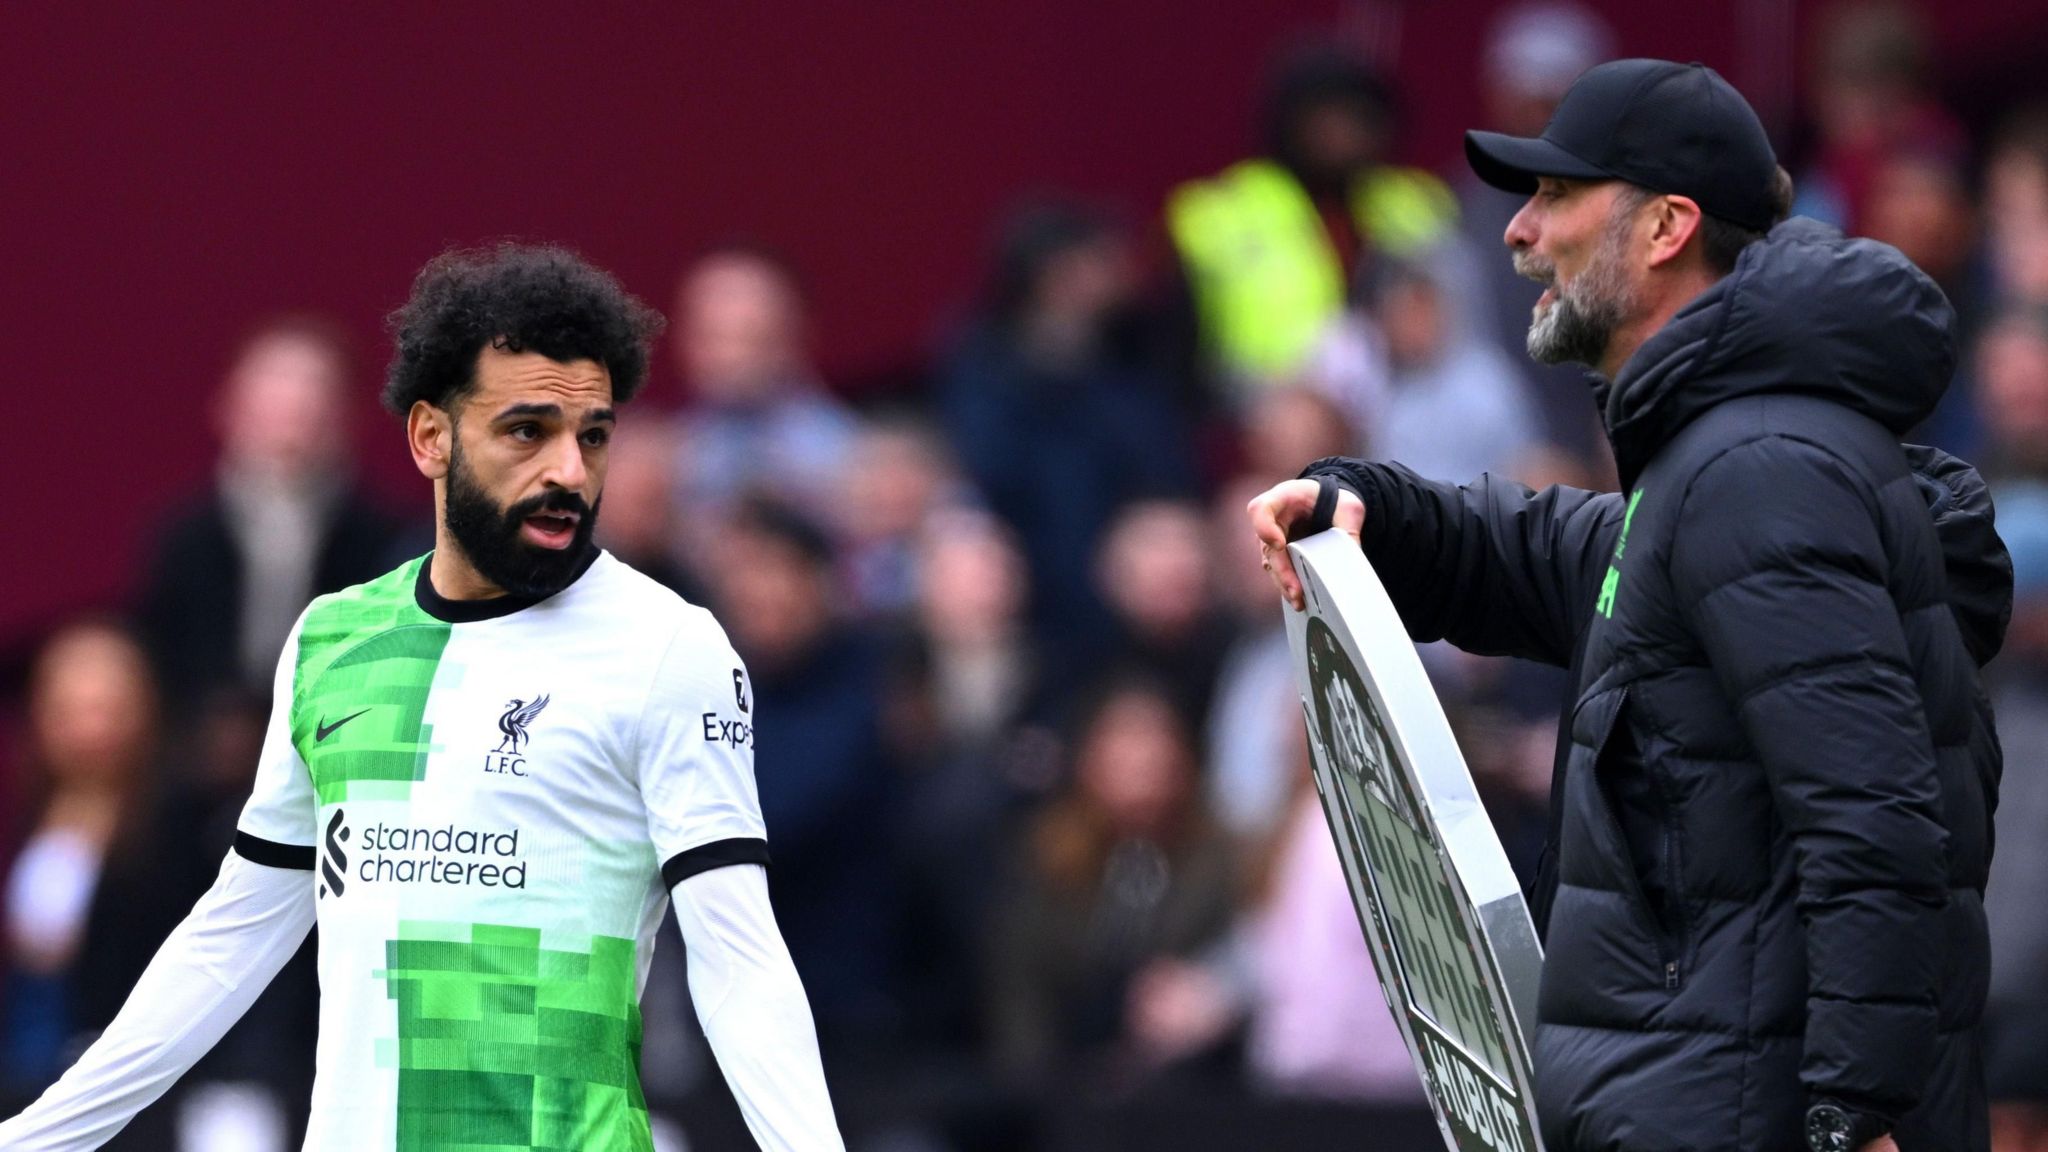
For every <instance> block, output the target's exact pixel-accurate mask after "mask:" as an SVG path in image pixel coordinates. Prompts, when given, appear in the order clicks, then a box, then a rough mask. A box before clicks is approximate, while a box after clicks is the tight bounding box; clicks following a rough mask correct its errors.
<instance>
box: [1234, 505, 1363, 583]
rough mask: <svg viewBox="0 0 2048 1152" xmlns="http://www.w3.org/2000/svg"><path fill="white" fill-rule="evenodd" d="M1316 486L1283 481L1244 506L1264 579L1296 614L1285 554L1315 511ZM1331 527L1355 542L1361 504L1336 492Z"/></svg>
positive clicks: (1289, 565)
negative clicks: (1292, 537)
mask: <svg viewBox="0 0 2048 1152" xmlns="http://www.w3.org/2000/svg"><path fill="white" fill-rule="evenodd" d="M1318 489H1319V486H1318V485H1317V483H1316V482H1315V481H1314V480H1287V481H1284V482H1282V483H1279V484H1275V485H1273V486H1272V487H1271V488H1268V489H1266V490H1265V491H1264V492H1261V493H1259V494H1258V495H1257V496H1254V497H1252V501H1251V503H1249V504H1247V505H1245V509H1244V510H1245V513H1246V515H1249V516H1250V517H1251V518H1252V535H1253V536H1255V537H1257V538H1258V542H1259V555H1260V558H1261V561H1262V562H1263V563H1264V565H1265V568H1266V573H1267V575H1269V576H1271V577H1272V578H1273V583H1274V584H1275V585H1277V586H1278V587H1279V589H1280V595H1281V596H1282V597H1283V598H1285V599H1286V601H1287V603H1288V604H1289V605H1290V606H1291V607H1293V609H1294V610H1295V611H1297V612H1299V611H1301V609H1302V606H1303V600H1302V594H1301V578H1300V577H1299V576H1297V575H1296V574H1295V571H1294V561H1293V559H1292V558H1291V557H1289V556H1288V554H1287V540H1288V537H1289V535H1290V534H1291V533H1292V532H1293V531H1294V529H1295V527H1296V525H1300V524H1304V523H1305V522H1306V521H1307V520H1308V518H1309V517H1310V516H1311V515H1313V514H1314V512H1315V509H1316V493H1317V491H1318ZM1331 522H1332V524H1334V526H1336V527H1337V528H1339V529H1341V530H1342V531H1344V532H1345V533H1347V534H1348V535H1350V536H1351V538H1352V539H1354V540H1356V539H1357V538H1358V534H1359V532H1360V531H1361V530H1363V529H1364V527H1365V503H1364V501H1361V500H1360V499H1359V498H1358V497H1357V495H1356V494H1354V493H1352V492H1351V491H1349V490H1348V489H1341V488H1340V489H1338V491H1337V508H1336V512H1335V514H1334V516H1333V517H1332V521H1331Z"/></svg>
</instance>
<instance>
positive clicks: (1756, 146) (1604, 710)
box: [1250, 60, 2011, 1152]
mask: <svg viewBox="0 0 2048 1152" xmlns="http://www.w3.org/2000/svg"><path fill="white" fill-rule="evenodd" d="M1466 154H1467V156H1468V158H1469V159H1470V161H1471V164H1472V166H1473V168H1474V170H1475V171H1476V172H1477V173H1478V174H1479V175H1480V177H1481V178H1482V179H1485V180H1487V181H1489V182H1491V183H1494V184H1496V185H1498V186H1500V187H1503V188H1507V189H1509V190H1512V191H1516V192H1520V193H1523V194H1526V195H1528V196H1529V201H1528V203H1527V204H1526V205H1525V206H1524V207H1523V208H1522V210H1521V212H1519V213H1518V214H1517V215H1516V216H1515V219H1514V221H1513V222H1512V223H1511V224H1510V225H1509V226H1508V230H1507V234H1506V237H1505V240H1506V242H1507V244H1508V246H1509V247H1510V248H1511V249H1512V250H1513V252H1514V260H1515V266H1516V268H1517V270H1518V271H1520V272H1522V273H1523V274H1524V275H1527V276H1531V277H1533V278H1535V279H1536V280H1538V281H1540V282H1541V283H1543V284H1544V285H1545V286H1546V290H1545V291H1544V293H1543V296H1542V297H1541V298H1540V299H1539V300H1538V302H1537V304H1536V307H1535V310H1534V314H1533V316H1532V319H1531V323H1530V328H1529V337H1528V348H1529V352H1530V354H1531V355H1532V356H1534V357H1535V358H1536V359H1538V360H1543V361H1546V362H1577V363H1581V364H1586V365H1589V366H1591V367H1592V368H1593V369H1594V370H1595V372H1594V375H1593V377H1592V379H1593V383H1594V396H1595V399H1596V401H1597V402H1598V404H1599V406H1600V410H1601V414H1602V417H1603V419H1604V421H1605V424H1606V428H1607V433H1608V438H1609V440H1610V442H1611V443H1612V444H1613V447H1614V452H1615V458H1616V462H1617V465H1618V467H1619V472H1620V477H1621V482H1622V487H1623V492H1622V493H1620V494H1595V493H1591V492H1584V491H1576V490H1572V489H1565V488H1552V489H1549V490H1546V491H1543V492H1531V491H1529V490H1528V489H1526V488H1523V487H1521V486H1519V485H1515V484H1511V483H1508V482H1505V481H1502V480H1498V479H1495V478H1492V477H1481V478H1479V479H1478V480H1476V481H1473V482H1471V483H1468V484H1465V485H1463V486H1454V485H1450V484H1442V483H1436V482H1432V481H1429V480H1425V479H1423V478H1421V477H1419V476H1416V475H1415V474H1414V473H1412V472H1410V471H1408V470H1407V469H1405V468H1402V467H1400V466H1398V465H1391V464H1379V463H1370V462H1366V461H1360V460H1346V459H1331V460H1323V461H1318V462H1317V463H1315V464H1313V465H1311V466H1310V467H1309V468H1308V470H1307V471H1306V472H1305V473H1304V476H1305V479H1303V480H1297V481H1290V482H1288V483H1286V484H1282V485H1280V486H1278V487H1276V488H1274V489H1273V490H1271V491H1270V492H1267V493H1265V494H1264V495H1262V496H1261V497H1259V498H1258V499H1256V500H1254V501H1253V502H1252V504H1251V507H1250V511H1251V514H1252V518H1253V522H1254V529H1255V531H1256V533H1257V534H1258V536H1259V539H1260V542H1261V546H1262V549H1263V550H1264V551H1265V553H1266V555H1267V563H1268V564H1269V566H1271V567H1272V568H1273V569H1274V576H1275V578H1276V580H1277V581H1278V583H1279V584H1280V587H1281V590H1282V592H1283V593H1284V594H1285V595H1286V596H1287V598H1288V599H1289V600H1290V601H1291V602H1292V603H1293V604H1294V605H1295V606H1296V607H1297V608H1298V607H1299V606H1300V602H1301V600H1300V598H1301V593H1300V585H1299V582H1298V580H1297V579H1296V578H1295V575H1294V573H1293V572H1292V570H1291V569H1290V567H1289V565H1288V562H1287V559H1286V557H1287V552H1286V549H1285V547H1284V546H1283V545H1284V543H1285V541H1286V539H1287V538H1288V536H1289V535H1290V533H1292V534H1296V535H1298V534H1300V533H1301V532H1302V531H1304V530H1314V529H1315V528H1317V527H1320V526H1322V525H1319V524H1318V523H1317V520H1318V519H1319V517H1318V516H1317V515H1316V511H1317V509H1318V508H1319V507H1320V508H1325V509H1330V511H1326V512H1324V513H1323V514H1322V517H1321V519H1323V521H1324V523H1327V522H1328V521H1329V519H1331V518H1334V521H1335V523H1337V524H1338V525H1340V526H1342V527H1344V528H1345V529H1346V530H1348V531H1351V532H1353V533H1355V534H1357V535H1358V536H1359V537H1360V541H1361V544H1362V545H1363V547H1364V550H1365V552H1366V554H1367V556H1368V557H1369V558H1370V559H1371V560H1372V562H1373V565H1374V567H1375V569H1376V570H1377V571H1378V574H1379V576H1380V578H1381V580H1382V581H1383V582H1384V583H1385V584H1386V587H1387V591H1388V593H1389V594H1390V595H1391V596H1392V597H1393V599H1394V602H1395V604H1396V605H1397V606H1398V607H1399V608H1400V610H1401V614H1402V618H1403V620H1404V621H1405V623H1406V624H1407V626H1408V629H1409V631H1410V633H1411V634H1413V635H1414V636H1415V637H1416V638H1417V639H1418V640H1434V639H1439V638H1443V639H1449V640H1451V641H1452V642H1454V643H1456V644H1458V645H1460V646H1462V647H1464V648H1467V649H1469V650H1472V651H1477V652H1484V653H1493V654H1512V655H1519V656H1524V657H1528V658H1532V659H1538V660H1545V661H1548V662H1550V663H1553V664H1559V665H1565V666H1568V667H1570V668H1571V669H1572V674H1573V678H1574V695H1573V698H1572V700H1571V702H1570V705H1569V708H1568V710H1567V712H1566V714H1565V723H1564V725H1563V729H1562V731H1561V732H1560V737H1559V747H1558V758H1557V764H1556V773H1555V778H1554V781H1553V785H1552V799H1553V837H1552V848H1551V851H1550V852H1549V853H1548V854H1547V858H1546V861H1545V864H1544V867H1543V870H1542V875H1541V876H1540V877H1539V878H1538V880H1537V884H1536V886H1535V890H1534V892H1533V893H1532V897H1531V900H1532V905H1533V907H1534V911H1535V913H1536V917H1537V922H1538V926H1539V928H1541V929H1542V930H1543V931H1544V932H1545V933H1546V938H1545V943H1546V947H1547V962H1546V964H1545V965H1544V972H1543V982H1542V991H1541V995H1540V997H1539V1002H1538V1009H1537V1019H1536V1020H1535V1021H1534V1022H1533V1024H1534V1027H1533V1033H1532V1036H1531V1043H1532V1049H1533V1053H1534V1059H1535V1066H1536V1079H1537V1102H1538V1109H1539V1111H1540V1113H1541V1116H1542V1120H1543V1128H1544V1139H1545V1142H1546V1143H1547V1145H1548V1146H1549V1148H1550V1149H1551V1150H1552V1152H1560V1150H1564V1149H1629V1150H1630V1152H1652V1150H1663V1149H1670V1150H1678V1149H1725V1148H1740V1149H1757V1150H1764V1149H1772V1150H1776V1149H1795V1148H1801V1147H1804V1148H1810V1149H1814V1150H1816V1152H1818V1150H1829V1152H1849V1150H1851V1149H1860V1148H1877V1149H1888V1148H1894V1147H1895V1148H1899V1149H1904V1150H1905V1152H1920V1150H1923V1149H1971V1150H1976V1149H1984V1148H1986V1147H1988V1143H1989V1141H1988V1135H1987V1132H1986V1118H1985V1104H1984V1093H1983V1086H1982V1083H1981V1072H1980V1069H1979V1059H1978V1052H1977V1025H1978V1021H1979V1017H1980V1015H1981V1012H1982V1006H1983V998H1984V989H1985V982H1986V978H1987V964H1988V947H1987V943H1986V938H1985V929H1984V914H1983V888H1984V880H1985V874H1986V871H1987V870H1988V867H1989V861H1990V847H1991V846H1990V823H1989V821H1990V812H1991V808H1992V806H1993V804H1994V801H1995V793H1996V789H1997V780H1998V770H1999V759H1998V750H1997V742H1996V738H1995V735H1994V733H1993V730H1992V726H1991V717H1990V712H1989V709H1988V707H1987V706H1986V705H1985V703H1984V695H1983V692H1982V691H1981V689H1980V686H1979V683H1978V677H1977V669H1978V667H1980V666H1981V665H1982V664H1983V662H1985V661H1987V660H1989V659H1990V658H1991V656H1992V655H1993V654H1995V653H1996V652H1997V650H1998V646H1999V643H2000V641H2001V640H2002V638H2003V634H2004V629H2005V623H2006V619H2007V616H2008V615H2009V613H2010V608H2011V567H2010V564H2009V562H2008V561H2007V559H2006V556H2005V550H2004V547H2003V545H2002V544H2000V543H1999V540H1998V537H1997V534H1996V532H1995V531H1994V530H1993V529H1992V526H1991V510H1990V502H1989V500H1988V498H1987V497H1986V495H1985V491H1984V485H1983V482H1982V481H1981V479H1979V478H1978V476H1977V475H1976V472H1975V471H1974V470H1973V469H1971V468H1970V467H1969V466H1968V465H1965V464H1963V463H1961V462H1960V461H1956V460H1953V459H1950V458H1947V457H1943V456H1941V455H1939V454H1938V453H1933V452H1931V451H1930V450H1927V449H1919V448H1907V447H1904V446H1902V445H1901V444H1900V443H1899V439H1898V437H1899V435H1900V434H1901V433H1903V432H1904V431H1905V430H1906V429H1908V428H1910V427H1912V426H1913V425H1914V424H1916V423H1917V422H1918V421H1919V420H1921V419H1922V418H1923V417H1924V416H1925V415H1926V414H1927V412H1928V411H1930V410H1931V409H1932V408H1933V406H1934V403H1935V401H1936V400H1938V399H1939V398H1940V396H1941V393H1942V391H1943V390H1944V389H1945V388H1946V387H1947V384H1948V378H1949V373H1950V370H1951V368H1952V367H1953V362H1954V350H1953V342H1952V339H1951V336H1950V325H1951V321H1952V314H1951V312H1950V309H1949V307H1948V304H1947V302H1946V301H1945V300H1944V299H1943V298H1942V295H1941V293H1940V291H1939V290H1938V289H1937V288H1936V287H1935V286H1934V284H1933V283H1932V282H1931V281H1930V280H1928V279H1927V277H1926V276H1924V275H1922V274H1921V273H1920V272H1919V271H1918V270H1917V269H1915V268H1914V267H1913V266H1912V265H1911V264H1910V263H1908V262H1907V261H1906V260H1905V259H1904V258H1903V257H1901V256H1900V255H1899V254H1898V253H1897V252H1896V251H1894V250H1893V249H1890V248H1887V247H1885V246H1883V245H1880V244H1876V243H1872V242H1870V241H1861V240H1856V241H1851V240H1845V239H1843V238H1842V237H1841V236H1840V235H1838V234H1837V233H1835V232H1833V231H1831V230H1829V229H1827V228H1825V227H1823V226H1821V225H1818V224H1815V223H1813V222H1812V221H1807V220H1794V221H1790V222H1786V223H1782V224H1780V223H1778V221H1779V220H1780V219H1781V218H1782V216H1783V215H1784V212H1785V205H1786V204H1787V203H1788V202H1789V199H1790V181H1789V180H1787V179H1786V178H1785V177H1784V175H1783V173H1782V172H1781V170H1780V169H1779V168H1778V166H1777V162H1776V159H1775V158H1774V156H1773V154H1772V151H1771V146H1770V143H1769V141H1768V140H1767V139H1766V137H1765V135H1764V131H1763V128H1762V126H1761V124H1759V122H1758V121H1757V118H1756V115H1755V113H1754V112H1752V111H1751V109H1750V108H1749V105H1748V104H1747V103H1746V102H1745V101H1744V100H1743V99H1742V97H1741V95H1740V94H1738V93H1737V92H1736V91H1735V90H1734V89H1733V88H1732V87H1730V86H1729V85H1728V84H1727V82H1726V81H1724V80H1722V79H1721V78H1720V77H1719V76H1718V75H1716V74H1715V73H1714V72H1713V71H1711V70H1710V69H1707V68H1705V67H1703V66H1701V65H1698V64H1693V65H1680V64H1672V63H1667V62H1663V61H1654V60H1622V61H1615V62H1612V63H1608V64H1603V65H1601V66H1599V67H1597V68H1594V69H1592V70H1590V71H1588V72H1587V73H1586V74H1585V75H1584V76H1582V77H1581V78H1580V79H1579V80H1578V82H1577V83H1576V84H1574V85H1573V87H1572V89H1571V91H1570V92H1569V93H1567V94H1566V96H1565V97H1564V99H1563V101H1562V102H1561V103H1560V105H1559V106H1558V109H1557V112H1556V114H1555V115H1554V116H1553V117H1552V119H1551V121H1550V124H1549V126H1548V127H1547V128H1546V129H1545V130H1544V133H1543V135H1542V136H1540V137H1537V138H1534V139H1518V138H1514V137H1507V136H1500V135H1496V134H1491V133H1481V132H1474V133H1469V134H1467V136H1466ZM1333 486H1334V488H1335V489H1336V492H1335V494H1334V496H1335V498H1334V499H1332V498H1330V496H1329V495H1328V494H1326V489H1329V488H1331V487H1333ZM1319 496H1323V497H1324V498H1323V499H1321V500H1320V501H1319V500H1318V497H1319ZM1529 1023H1530V1022H1527V1021H1525V1022H1524V1026H1525V1027H1527V1026H1528V1025H1529Z"/></svg>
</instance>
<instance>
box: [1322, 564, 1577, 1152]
mask: <svg viewBox="0 0 2048 1152" xmlns="http://www.w3.org/2000/svg"><path fill="white" fill-rule="evenodd" d="M1288 551H1289V553H1290V554H1291V555H1292V557H1293V560H1294V570H1295V572H1296V573H1298V574H1299V575H1300V577H1301V583H1302V590H1303V594H1304V597H1305V599H1306V602H1307V608H1306V610H1305V611H1302V612H1295V611H1292V610H1286V616H1287V638H1288V641H1289V643H1290V644H1291V646H1292V648H1293V651H1294V660H1295V675H1296V680H1297V682H1298V684H1299V687H1300V689H1301V697H1302V711H1303V713H1304V715H1305V717H1306V719H1307V722H1308V732H1309V744H1310V746H1311V748H1312V749H1313V751H1314V757H1313V759H1314V765H1315V778H1316V791H1317V792H1318V793H1319V794H1320V795H1321V797H1322V801H1323V812H1324V814H1325V815H1326V816H1328V817H1329V821H1330V832H1331V834H1332V835H1333V836H1335V837H1336V840H1337V854H1338V856H1339V857H1340V858H1341V859H1342V860H1343V863H1344V873H1345V878H1346V879H1347V880H1348V881H1349V883H1350V886H1351V898H1352V901H1353V902H1354V903H1355V904H1356V905H1357V906H1358V919H1359V923H1360V925H1361V926H1362V927H1363V928H1364V930H1365V938H1366V940H1367V942H1368V943H1369V944H1370V946H1371V949H1372V958H1373V963H1374V966H1375V967H1377V968H1378V970H1379V979H1380V985H1381V988H1382V990H1383V991H1384V992H1385V993H1386V997H1387V1003H1388V1005H1389V1006H1390V1007H1391V1008H1392V1009H1393V1012H1394V1019H1395V1020H1396V1021H1397V1022H1398V1023H1399V1024H1400V1026H1401V1033H1402V1036H1403V1037H1404V1038H1406V1040H1407V1041H1408V1050H1409V1052H1410V1054H1412V1055H1413V1056H1414V1058H1415V1067H1416V1070H1417V1072H1418V1073H1419V1074H1420V1075H1421V1077H1422V1081H1423V1084H1424V1085H1425V1086H1426V1087H1427V1089H1428V1095H1429V1098H1430V1103H1431V1106H1432V1107H1433V1108H1434V1109H1435V1111H1436V1117H1437V1124H1438V1126H1439V1127H1440V1128H1441V1129H1442V1130H1443V1134H1444V1139H1445V1141H1446V1142H1447V1143H1448V1144H1449V1146H1450V1147H1451V1148H1452V1149H1453V1150H1455V1152H1536V1150H1538V1149H1540V1148H1542V1142H1541V1140H1540V1139H1539V1137H1538V1135H1537V1124H1536V1107H1535V1101H1534V1098H1533V1096H1532V1093H1531V1089H1530V1072H1529V1050H1528V1045H1527V1044H1526V1043H1525V1042H1524V1041H1523V1038H1522V1025H1523V1024H1533V1023H1534V1021H1535V1019H1536V983H1537V978H1538V975H1539V973H1540V971H1541V969H1542V964H1543V953H1542V947H1541V945H1539V944H1538V943H1537V940H1536V928H1535V924H1534V922H1533V921H1531V920H1530V918H1529V909H1528V906H1527V904H1525V903H1524V902H1523V900H1522V891H1521V886H1520V885H1519V884H1518V883H1517V881H1516V879H1515V874H1514V870H1513V869H1512V868H1510V867H1509V866H1508V860H1507V854H1506V853H1505V852H1504V851H1502V849H1501V846H1500V838H1499V836H1498V835H1496V834H1495V832H1494V830H1493V824H1492V822H1491V821H1490V820H1489V819H1488V817H1487V815H1486V810H1485V808H1483V807H1482V806H1481V805H1480V802H1479V794H1478V792H1477V790H1476V789H1475V788H1474V787H1473V785H1472V773H1471V772H1470V771H1469V770H1468V769H1467V768H1466V767H1465V757H1464V755H1463V754H1462V753H1461V752H1459V750H1458V743H1457V740H1456V739H1455V738H1454V737H1453V736H1452V735H1451V726H1450V722H1449V721H1448V720H1446V719H1445V718H1444V711H1443V706H1442V705H1441V704H1440V703H1438V701H1437V698H1436V691H1435V690H1434V689H1433V688H1432V687H1431V686H1430V683H1429V678H1428V676H1427V674H1425V673H1424V671H1423V669H1422V661H1421V659H1420V658H1419V657H1418V656H1417V655H1416V652H1415V645H1414V643H1413V642H1412V641H1410V640H1409V639H1408V633H1407V630H1406V629H1405V628H1403V627H1402V624H1401V618H1400V616H1399V614H1398V613H1396V612H1395V610H1394V605H1393V602H1392V601H1390V600H1389V599H1388V598H1387V593H1386V589H1385V588H1384V587H1382V586H1381V584H1380V581H1379V577H1378V575H1376V574H1375V573H1374V572H1373V570H1372V565H1371V564H1370V563H1368V562H1367V560H1366V559H1365V556H1364V554H1363V553H1362V552H1360V550H1359V547H1358V542H1357V541H1356V540H1354V539H1352V538H1351V537H1349V536H1346V535H1345V534H1344V533H1342V532H1339V531H1337V530H1335V529H1331V530H1330V531H1327V532H1323V533H1320V534H1318V535H1316V536H1314V537H1312V538H1310V539H1308V540H1303V541H1299V542H1297V543H1295V544H1292V545H1289V547H1288Z"/></svg>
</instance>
